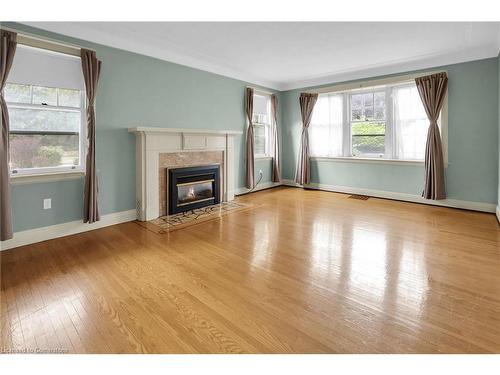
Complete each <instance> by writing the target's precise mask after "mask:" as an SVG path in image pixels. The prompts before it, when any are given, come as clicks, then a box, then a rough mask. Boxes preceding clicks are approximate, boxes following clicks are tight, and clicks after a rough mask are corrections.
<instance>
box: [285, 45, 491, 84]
mask: <svg viewBox="0 0 500 375" xmlns="http://www.w3.org/2000/svg"><path fill="white" fill-rule="evenodd" d="M499 48H500V47H499V46H498V45H494V44H493V45H487V46H483V47H480V48H475V49H469V50H462V51H452V52H448V53H445V54H435V55H426V56H421V57H417V58H415V59H413V60H410V61H409V60H406V61H395V62H390V63H388V64H378V65H371V66H365V67H360V68H359V69H353V70H345V71H340V72H334V73H330V74H325V75H319V76H315V77H309V78H306V79H302V80H296V81H293V82H288V83H284V84H282V85H280V90H281V91H289V90H295V89H303V88H308V87H316V86H322V85H328V84H335V83H341V82H347V81H354V80H358V79H364V78H373V77H380V76H386V75H391V74H399V73H406V72H411V71H418V70H423V69H430V68H436V67H442V66H446V65H453V64H458V63H464V62H469V61H475V60H483V59H488V58H492V57H497V56H498V53H499Z"/></svg>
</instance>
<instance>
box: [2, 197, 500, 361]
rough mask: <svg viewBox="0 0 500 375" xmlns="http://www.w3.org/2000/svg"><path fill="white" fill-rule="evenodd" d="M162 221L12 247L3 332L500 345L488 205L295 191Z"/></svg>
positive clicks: (130, 348) (144, 339)
mask: <svg viewBox="0 0 500 375" xmlns="http://www.w3.org/2000/svg"><path fill="white" fill-rule="evenodd" d="M238 199H239V200H240V201H244V202H253V203H255V204H256V205H258V207H256V208H255V209H252V210H246V211H242V212H235V213H233V214H230V215H227V216H225V217H223V218H222V219H221V220H217V221H211V222H207V223H203V224H200V225H198V226H193V227H190V228H186V229H182V230H179V231H175V232H171V233H168V234H155V233H153V232H151V231H148V230H146V229H144V228H143V227H141V226H139V225H138V224H136V223H134V222H131V223H126V224H121V225H116V226H113V227H108V228H104V229H99V230H96V231H92V232H87V233H83V234H78V235H74V236H70V237H66V238H61V239H56V240H52V241H47V242H43V243H39V244H35V245H31V246H26V247H24V248H18V249H13V250H8V251H4V252H2V253H1V255H0V256H1V328H2V332H1V340H2V341H1V344H0V347H2V348H3V350H4V351H5V350H6V349H10V348H16V349H23V348H29V349H36V348H39V349H41V350H47V349H58V348H59V349H62V350H67V351H69V352H78V353H104V352H111V353H246V352H252V353H254V352H257V353H288V352H295V353H435V352H443V353H457V352H465V353H479V352H481V353H484V352H496V353H500V230H499V226H498V224H497V222H496V218H495V216H494V215H491V214H482V213H477V212H470V211H461V210H454V209H447V208H441V207H432V206H424V205H418V204H412V203H403V202H395V201H389V200H382V199H375V198H370V199H369V200H367V201H361V200H354V199H349V198H348V196H347V195H343V194H335V193H329V192H319V191H304V190H300V189H295V188H275V189H271V190H266V191H262V192H258V193H254V194H251V195H247V196H244V197H240V198H238Z"/></svg>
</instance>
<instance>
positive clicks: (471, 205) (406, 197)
mask: <svg viewBox="0 0 500 375" xmlns="http://www.w3.org/2000/svg"><path fill="white" fill-rule="evenodd" d="M283 185H286V186H294V187H302V186H301V185H299V184H297V183H296V182H295V181H293V180H283ZM306 187H307V188H308V189H316V190H325V191H333V192H337V193H346V194H359V195H368V196H370V197H376V198H385V199H394V200H398V201H405V202H414V203H423V204H428V205H432V206H443V207H451V208H462V209H465V210H473V211H482V212H493V213H494V212H495V208H496V207H495V204H493V203H484V202H471V201H462V200H458V199H443V200H438V201H433V200H430V199H424V198H422V197H421V196H419V195H414V194H406V193H398V192H394V191H384V190H373V189H363V188H354V187H349V186H337V185H327V184H317V183H311V184H309V185H307V186H306ZM497 216H498V208H497Z"/></svg>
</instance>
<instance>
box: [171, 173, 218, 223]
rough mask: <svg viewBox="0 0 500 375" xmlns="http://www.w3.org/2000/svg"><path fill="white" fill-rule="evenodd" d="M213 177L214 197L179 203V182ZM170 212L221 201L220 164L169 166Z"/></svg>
mask: <svg viewBox="0 0 500 375" xmlns="http://www.w3.org/2000/svg"><path fill="white" fill-rule="evenodd" d="M208 179H211V180H213V181H212V191H213V195H214V198H213V199H210V200H205V201H194V202H193V203H189V204H185V205H182V206H180V205H178V194H177V184H179V183H189V182H196V181H203V180H208ZM167 186H168V189H167V191H168V197H167V199H168V214H169V215H173V214H177V213H179V212H185V211H190V210H194V209H196V208H201V207H206V206H211V205H213V204H217V203H220V165H219V164H210V165H200V166H195V167H181V168H169V169H168V173H167Z"/></svg>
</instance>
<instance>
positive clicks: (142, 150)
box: [129, 127, 242, 221]
mask: <svg viewBox="0 0 500 375" xmlns="http://www.w3.org/2000/svg"><path fill="white" fill-rule="evenodd" d="M129 132H133V133H135V134H136V202H137V219H138V220H141V221H149V220H153V219H156V218H158V217H160V216H163V215H166V213H167V170H168V168H174V167H176V168H177V167H188V166H196V165H208V164H219V165H220V170H221V200H222V201H224V202H227V201H231V200H233V199H234V190H235V189H234V186H235V185H234V183H235V178H236V176H235V163H234V136H236V135H240V134H242V132H241V131H234V130H201V129H200V130H197V129H172V128H146V127H139V128H131V129H129Z"/></svg>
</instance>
